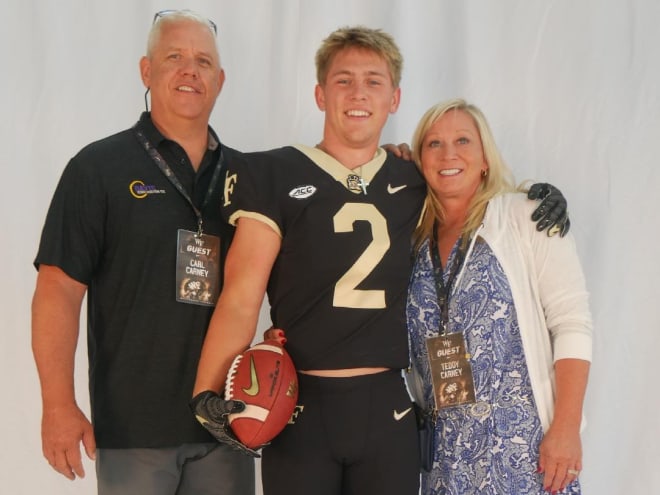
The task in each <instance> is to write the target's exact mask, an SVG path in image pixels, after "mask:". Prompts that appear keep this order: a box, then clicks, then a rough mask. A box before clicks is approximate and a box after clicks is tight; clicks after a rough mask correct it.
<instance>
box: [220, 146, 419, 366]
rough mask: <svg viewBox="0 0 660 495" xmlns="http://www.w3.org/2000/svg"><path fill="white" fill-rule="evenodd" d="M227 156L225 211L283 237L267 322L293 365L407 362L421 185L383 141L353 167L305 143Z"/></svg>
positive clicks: (270, 290)
mask: <svg viewBox="0 0 660 495" xmlns="http://www.w3.org/2000/svg"><path fill="white" fill-rule="evenodd" d="M245 156H246V161H245V162H244V163H236V164H234V165H232V164H230V165H229V167H228V172H227V177H226V181H225V201H224V205H223V214H224V215H225V216H226V217H227V219H228V220H229V221H230V222H232V223H234V224H235V222H236V220H237V219H238V218H240V217H242V216H250V217H251V218H257V219H260V220H262V221H264V222H266V223H267V224H268V225H270V226H271V227H272V228H273V229H275V230H276V231H277V232H278V233H279V234H280V235H281V237H282V246H281V250H280V253H279V255H278V257H277V259H276V261H275V264H274V267H273V270H272V272H271V276H270V280H269V284H268V298H269V302H270V305H271V319H272V321H273V324H274V325H275V326H276V327H278V328H281V329H283V330H284V331H285V332H286V337H287V350H288V351H289V353H290V354H291V357H292V358H293V361H294V363H295V364H296V367H297V368H298V369H303V370H305V369H307V370H312V369H317V370H318V369H341V368H357V367H371V366H386V367H391V368H404V367H406V366H407V365H408V340H407V335H406V324H405V299H406V290H407V287H408V280H409V276H410V270H411V257H410V249H411V237H412V233H413V231H414V229H415V226H416V225H417V222H418V219H419V215H420V211H421V206H422V203H423V199H424V195H425V191H426V185H425V183H424V179H423V178H422V176H421V175H420V174H419V172H418V171H417V169H416V167H415V165H414V164H413V163H412V162H408V161H405V160H401V159H398V158H396V157H394V156H393V155H388V154H386V153H385V152H384V151H383V150H381V149H379V151H378V153H377V154H376V156H375V157H374V159H373V160H372V161H371V162H369V163H367V164H364V165H363V166H361V167H358V168H356V169H354V170H349V169H348V168H346V167H344V166H343V165H341V164H340V163H339V162H338V161H336V160H335V159H334V158H332V157H331V156H330V155H327V154H326V153H324V152H322V151H320V150H318V149H316V148H309V147H304V146H298V147H285V148H280V149H276V150H272V151H267V152H259V153H248V154H246V155H245Z"/></svg>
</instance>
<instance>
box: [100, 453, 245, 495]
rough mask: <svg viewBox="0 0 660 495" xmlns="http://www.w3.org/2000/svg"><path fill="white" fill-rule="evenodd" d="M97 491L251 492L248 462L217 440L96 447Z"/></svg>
mask: <svg viewBox="0 0 660 495" xmlns="http://www.w3.org/2000/svg"><path fill="white" fill-rule="evenodd" d="M96 478H97V482H98V493H99V495H193V494H194V495H229V494H231V495H235V494H240V495H243V494H245V495H253V494H254V491H255V488H254V484H255V483H254V460H253V459H252V458H250V457H248V456H246V455H244V454H241V453H239V452H235V451H233V450H232V449H230V448H229V447H227V446H225V445H221V444H219V443H191V444H184V445H181V446H179V447H174V448H164V449H97V451H96Z"/></svg>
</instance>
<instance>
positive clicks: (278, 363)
mask: <svg viewBox="0 0 660 495" xmlns="http://www.w3.org/2000/svg"><path fill="white" fill-rule="evenodd" d="M232 399H233V400H240V401H243V402H245V410H244V411H242V412H240V413H236V414H230V415H229V425H230V427H231V429H232V431H233V432H234V435H236V438H238V440H240V441H241V443H243V444H245V445H246V446H247V447H250V448H251V449H258V448H260V447H262V446H263V445H265V444H267V443H268V442H270V441H271V440H272V439H273V438H274V437H275V436H276V435H277V434H278V433H280V432H281V431H282V430H283V429H284V427H285V426H286V424H287V423H288V422H289V419H291V415H292V414H293V410H294V408H295V406H296V401H297V400H298V378H297V376H296V368H295V367H294V365H293V362H292V361H291V357H290V356H289V354H288V353H287V352H286V351H285V350H284V348H283V347H282V346H281V345H280V343H279V342H277V341H276V340H265V341H264V342H261V343H259V344H255V345H254V346H252V347H250V348H249V349H247V350H246V351H245V352H243V353H242V354H239V355H238V356H236V358H234V361H233V362H232V364H231V366H230V368H229V371H228V372H227V381H226V384H225V400H232Z"/></svg>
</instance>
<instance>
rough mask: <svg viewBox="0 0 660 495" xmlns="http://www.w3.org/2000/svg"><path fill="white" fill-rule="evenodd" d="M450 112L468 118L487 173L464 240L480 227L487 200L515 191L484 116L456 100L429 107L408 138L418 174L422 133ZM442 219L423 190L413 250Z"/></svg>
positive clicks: (438, 206) (437, 205) (438, 208)
mask: <svg viewBox="0 0 660 495" xmlns="http://www.w3.org/2000/svg"><path fill="white" fill-rule="evenodd" d="M451 111H460V112H465V113H466V114H467V115H468V116H470V117H471V118H472V120H473V121H474V124H475V125H476V127H477V130H478V131H479V136H480V137H481V144H482V146H483V150H484V158H485V160H486V163H487V164H488V172H487V174H486V176H485V177H483V176H482V178H481V184H479V187H478V188H477V191H476V192H475V195H474V197H473V198H472V201H471V203H470V207H469V210H468V216H467V219H466V221H465V225H464V227H463V233H462V236H463V240H464V241H467V239H469V238H470V237H471V236H472V234H474V232H475V231H476V230H477V228H478V227H479V225H480V224H481V221H482V220H483V217H484V213H485V212H486V206H487V204H488V201H490V199H491V198H493V197H494V196H497V195H498V194H502V193H505V192H511V191H514V190H516V188H515V181H514V178H513V174H512V172H511V170H510V169H509V167H508V166H507V165H506V163H505V162H504V160H503V159H502V155H501V154H500V151H499V149H498V148H497V145H496V144H495V138H494V136H493V133H492V131H491V130H490V126H489V125H488V121H487V120H486V117H485V116H484V114H483V113H482V111H481V110H480V109H479V108H478V107H476V106H475V105H472V104H470V103H467V102H466V101H465V100H462V99H460V98H456V99H453V100H449V101H446V102H442V103H438V104H436V105H434V106H432V107H431V108H430V109H428V110H427V111H426V113H425V114H424V115H423V116H422V118H421V120H420V121H419V124H417V128H416V129H415V134H414V135H413V139H412V147H413V150H412V151H413V159H414V160H415V164H416V165H417V168H418V169H419V171H420V172H421V171H422V160H421V155H422V146H423V143H424V137H425V136H426V133H427V132H428V131H429V129H430V128H431V126H432V125H433V124H434V123H435V122H437V121H438V119H440V118H441V117H442V116H443V115H445V114H446V113H447V112H451ZM444 216H445V214H444V210H443V208H442V205H441V204H440V202H439V201H438V198H436V196H435V194H434V193H433V191H432V190H431V189H430V188H427V191H426V199H425V200H424V209H423V213H422V218H421V220H420V224H419V226H418V227H417V229H416V230H415V234H414V243H415V247H416V248H419V247H420V246H421V244H422V243H423V242H424V241H425V240H426V239H430V238H431V237H432V236H433V226H434V225H435V222H436V220H437V221H438V222H440V224H442V221H443V219H444Z"/></svg>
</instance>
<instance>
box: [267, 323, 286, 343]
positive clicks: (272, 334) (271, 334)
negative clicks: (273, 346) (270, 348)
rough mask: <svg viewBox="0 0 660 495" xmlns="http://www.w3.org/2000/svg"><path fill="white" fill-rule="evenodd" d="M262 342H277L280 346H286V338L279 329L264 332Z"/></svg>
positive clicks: (272, 328) (271, 328)
mask: <svg viewBox="0 0 660 495" xmlns="http://www.w3.org/2000/svg"><path fill="white" fill-rule="evenodd" d="M264 340H277V342H279V344H280V345H282V346H283V345H284V344H286V337H285V336H284V330H281V329H279V328H274V327H270V328H269V329H268V330H266V331H265V332H264Z"/></svg>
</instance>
